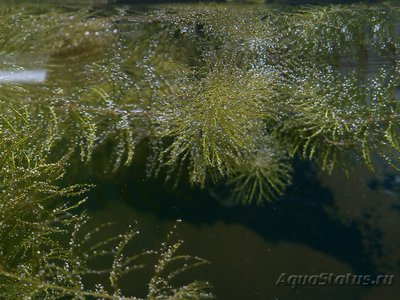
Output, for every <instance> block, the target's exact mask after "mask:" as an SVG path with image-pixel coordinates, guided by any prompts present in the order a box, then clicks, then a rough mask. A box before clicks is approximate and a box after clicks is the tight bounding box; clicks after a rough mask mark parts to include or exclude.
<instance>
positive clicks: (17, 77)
mask: <svg viewBox="0 0 400 300" xmlns="http://www.w3.org/2000/svg"><path fill="white" fill-rule="evenodd" d="M46 76H47V71H46V70H13V71H0V84H1V83H42V82H44V81H45V80H46Z"/></svg>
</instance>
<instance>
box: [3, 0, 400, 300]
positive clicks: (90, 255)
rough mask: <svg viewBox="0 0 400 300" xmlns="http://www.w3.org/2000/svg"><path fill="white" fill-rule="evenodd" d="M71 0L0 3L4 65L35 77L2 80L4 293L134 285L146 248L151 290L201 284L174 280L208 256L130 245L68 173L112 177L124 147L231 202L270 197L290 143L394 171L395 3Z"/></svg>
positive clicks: (152, 169) (83, 293) (95, 294)
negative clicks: (110, 231) (102, 262)
mask: <svg viewBox="0 0 400 300" xmlns="http://www.w3.org/2000/svg"><path fill="white" fill-rule="evenodd" d="M72 2H73V1H71V2H70V3H68V4H64V5H55V4H53V5H38V4H34V3H31V4H27V3H22V2H18V3H14V4H12V5H11V4H7V5H6V4H2V5H1V6H0V20H1V25H0V37H1V41H0V56H1V58H2V63H1V68H2V70H3V69H4V71H5V72H6V73H7V72H13V71H24V70H32V69H40V70H44V71H45V72H46V76H47V77H46V81H45V82H43V83H38V84H23V83H4V84H3V83H2V84H1V85H0V150H1V152H0V167H1V169H0V186H1V193H0V297H1V298H5V299H17V298H24V299H55V298H62V297H67V298H73V299H84V298H99V299H138V298H134V297H133V296H124V289H123V287H121V285H120V284H121V282H122V281H123V280H122V279H123V278H124V276H126V273H127V272H130V271H133V270H135V269H136V268H139V267H141V266H142V259H144V258H146V259H145V260H146V262H147V259H150V258H147V257H153V258H154V255H155V254H156V252H157V253H158V257H159V258H158V260H157V261H156V262H153V263H154V264H155V269H154V274H153V277H152V278H151V279H150V280H149V282H148V293H147V295H146V296H145V298H146V299H209V298H212V294H211V293H210V292H209V284H207V283H202V282H197V281H194V282H192V283H189V284H187V285H183V286H178V287H176V285H175V283H174V280H175V277H176V276H178V275H179V274H180V273H182V272H183V271H185V270H186V269H188V268H189V267H192V266H197V265H200V264H204V263H205V261H204V260H202V259H199V258H197V257H189V256H186V255H180V254H179V251H178V249H179V247H180V245H181V242H180V241H178V242H172V241H171V240H168V243H166V244H165V245H163V246H162V247H161V249H160V251H144V252H140V253H139V254H136V255H135V254H134V255H133V256H132V255H129V254H128V252H129V251H128V250H129V249H128V248H130V247H129V245H130V244H131V243H132V242H133V240H134V238H135V237H136V236H137V230H136V227H135V228H130V229H128V231H127V232H126V233H124V234H121V235H120V236H116V237H110V238H109V239H107V238H106V239H105V240H102V241H99V239H100V235H101V233H102V232H103V230H104V228H99V229H94V231H91V230H89V228H90V218H89V217H88V216H87V215H85V213H84V212H82V206H84V200H82V197H83V195H84V193H85V192H86V191H87V190H88V189H91V188H93V187H91V186H88V185H84V184H78V185H76V184H74V183H71V182H69V183H68V182H66V181H70V180H71V179H70V177H71V176H68V175H71V174H69V173H70V172H72V171H71V170H74V169H80V168H86V167H88V166H89V164H92V167H93V168H94V169H95V172H97V171H101V172H107V171H111V172H109V173H110V176H113V175H112V174H114V173H115V172H117V171H118V170H119V169H121V168H123V167H124V166H127V165H130V164H132V162H133V160H134V157H135V154H136V151H137V147H144V148H146V147H148V148H150V149H149V156H148V158H147V160H148V164H147V166H148V170H144V172H143V173H147V174H149V175H154V174H167V175H166V176H167V178H177V180H178V179H179V178H188V180H189V181H190V183H191V184H193V185H199V186H200V187H202V188H205V189H207V188H211V189H212V188H213V186H221V185H222V186H227V187H228V188H229V190H230V191H231V194H232V195H231V197H232V198H233V199H235V201H236V202H237V203H243V204H251V203H256V204H259V205H261V204H263V203H264V202H265V201H271V200H274V199H277V198H279V197H280V196H281V195H283V194H284V191H285V189H286V188H287V186H289V185H290V182H291V174H292V173H293V172H294V171H293V170H292V167H291V162H292V160H293V159H294V158H298V159H306V160H311V161H313V162H314V163H315V164H317V165H319V166H320V167H321V169H322V170H327V171H328V172H332V171H333V170H334V168H335V167H337V166H340V167H342V168H344V169H345V170H346V171H348V170H349V169H350V166H351V164H352V163H354V162H362V163H364V164H366V165H367V166H368V167H369V168H370V169H373V167H374V159H375V157H376V156H380V157H382V158H384V160H385V161H387V162H388V163H389V164H390V165H391V166H393V167H395V168H399V153H400V137H399V134H400V128H399V103H400V102H399V99H398V95H397V92H396V91H397V88H398V86H399V82H400V76H399V75H400V69H399V65H400V62H399V55H398V54H399V49H400V39H399V35H398V33H397V29H396V28H397V27H396V26H397V25H396V24H397V19H398V17H399V13H400V12H399V10H398V8H395V7H391V6H385V5H382V6H377V7H372V6H363V5H356V6H352V7H351V8H349V7H345V6H329V7H307V8H303V7H296V8H292V9H284V10H281V9H277V8H273V7H267V6H247V7H243V6H236V5H215V4H213V5H178V6H176V5H175V6H159V7H148V8H147V9H146V10H141V11H137V12H136V11H135V10H134V9H133V8H132V7H129V6H115V7H114V6H113V7H109V10H108V11H104V10H102V8H101V6H91V5H89V4H87V5H85V6H77V5H75V4H73V3H72ZM369 57H377V58H379V59H378V61H379V62H380V65H379V66H376V64H372V63H371V61H370V60H369ZM101 155H103V156H105V158H103V157H102V158H103V159H104V161H106V163H104V164H103V163H102V164H98V163H96V162H98V160H97V161H96V160H95V158H96V157H99V156H101ZM140 159H142V158H140ZM113 172H114V173H113ZM179 174H181V175H182V176H178V175H179ZM67 178H68V180H67ZM85 228H87V229H85ZM137 238H139V237H137ZM99 257H104V258H108V262H109V268H106V269H98V268H96V259H99ZM178 263H182V267H180V266H179V265H177V264H178ZM174 267H176V269H174ZM93 278H94V279H93ZM89 282H98V284H96V285H95V284H92V285H91V284H90V283H89ZM124 297H125V298H124ZM129 297H131V298H129Z"/></svg>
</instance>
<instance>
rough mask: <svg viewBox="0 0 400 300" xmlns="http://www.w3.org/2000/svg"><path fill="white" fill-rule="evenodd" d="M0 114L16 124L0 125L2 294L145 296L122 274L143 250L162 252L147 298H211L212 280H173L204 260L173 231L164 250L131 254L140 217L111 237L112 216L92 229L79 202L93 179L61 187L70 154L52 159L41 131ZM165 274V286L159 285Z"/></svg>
mask: <svg viewBox="0 0 400 300" xmlns="http://www.w3.org/2000/svg"><path fill="white" fill-rule="evenodd" d="M15 115H16V118H17V119H20V120H21V121H23V119H25V116H23V114H21V113H20V112H19V111H18V110H15ZM0 118H1V119H2V122H1V124H2V125H4V124H5V125H7V126H6V127H8V128H9V129H10V130H9V131H6V130H4V129H3V130H2V131H1V132H0V136H1V144H0V148H1V155H0V164H1V169H0V187H1V191H2V192H1V194H0V297H1V298H2V299H59V298H63V297H68V298H73V299H86V298H91V297H94V298H96V299H140V298H137V297H133V296H129V295H126V294H125V293H124V292H123V288H121V287H120V284H119V281H120V280H121V278H124V276H126V274H127V273H129V272H132V271H134V270H136V269H138V268H142V267H143V263H145V262H146V261H147V263H148V261H149V260H145V261H143V260H142V258H143V257H157V255H158V256H159V258H158V259H157V260H156V261H155V262H154V264H155V265H156V269H155V272H154V275H153V277H152V279H151V280H150V282H149V283H148V296H147V297H146V298H145V299H211V298H213V295H212V294H211V293H210V292H209V288H210V286H209V284H208V283H203V282H197V281H194V282H191V283H189V284H187V285H183V286H180V287H179V286H178V287H176V286H175V285H174V284H172V283H171V280H172V279H173V278H174V277H175V276H176V275H177V274H179V273H182V272H184V271H185V270H187V269H188V268H191V267H193V266H198V265H202V264H205V263H206V261H205V260H203V259H200V258H197V257H191V256H188V255H177V254H176V251H177V250H178V248H179V247H180V245H181V244H182V242H181V241H178V242H174V241H173V240H172V238H168V239H167V243H165V244H164V245H163V246H162V247H161V249H160V251H150V250H145V251H142V252H139V253H134V254H132V253H130V251H129V250H127V248H128V245H129V244H132V243H133V242H134V238H135V239H137V237H136V236H137V235H138V234H139V231H138V230H137V228H136V227H137V226H136V225H135V228H129V229H128V230H127V232H125V233H122V234H120V235H117V236H109V237H108V238H107V235H105V233H103V232H104V231H105V230H104V229H105V228H104V227H106V226H108V225H107V224H105V225H104V226H100V227H96V228H94V229H89V228H90V226H87V225H86V223H90V218H89V217H88V215H86V214H85V213H84V212H82V208H81V206H82V205H83V204H84V202H85V199H84V198H83V199H82V195H83V194H84V193H85V192H87V191H88V189H90V188H91V186H89V185H82V184H78V185H67V186H65V187H63V184H62V183H61V182H62V179H63V177H64V175H65V165H66V164H67V160H68V157H63V158H61V159H59V160H57V161H55V162H50V161H49V160H51V158H50V156H51V155H50V152H51V151H52V149H51V148H48V147H47V148H46V149H41V151H38V150H39V149H38V148H35V151H30V147H32V145H35V142H34V141H32V139H34V136H35V132H34V131H32V132H31V134H30V135H27V134H26V130H27V129H26V130H22V129H21V127H24V126H28V125H27V124H24V122H22V124H23V125H22V126H20V127H19V128H18V129H17V128H14V127H12V125H11V123H10V122H9V121H8V120H7V118H6V117H5V116H3V115H2V116H1V117H0ZM8 118H9V119H10V120H11V119H12V118H10V116H8ZM28 149H29V151H28ZM53 159H54V158H53ZM100 237H101V238H100ZM99 258H102V259H103V260H106V261H109V263H110V265H109V266H107V267H102V268H100V267H98V266H97V263H96V260H98V259H99ZM179 263H181V265H182V266H179ZM171 264H173V267H172V268H171V267H170V265H171ZM102 265H104V264H102ZM167 267H168V270H166V269H167ZM104 276H106V277H105V278H106V279H104ZM161 281H162V282H163V285H164V286H163V288H160V286H159V284H160V282H161ZM88 282H95V283H93V284H89V283H88Z"/></svg>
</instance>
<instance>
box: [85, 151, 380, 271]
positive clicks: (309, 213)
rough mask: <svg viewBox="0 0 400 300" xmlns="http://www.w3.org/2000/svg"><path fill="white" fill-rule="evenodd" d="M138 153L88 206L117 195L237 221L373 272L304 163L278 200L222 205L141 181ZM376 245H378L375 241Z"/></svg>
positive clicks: (354, 230)
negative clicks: (330, 210) (262, 202)
mask: <svg viewBox="0 0 400 300" xmlns="http://www.w3.org/2000/svg"><path fill="white" fill-rule="evenodd" d="M143 154H144V153H140V154H138V155H137V157H139V159H138V158H137V159H136V161H135V162H134V164H133V166H132V167H130V168H125V169H123V170H121V171H120V172H119V173H118V174H115V175H116V176H112V179H110V180H106V179H96V180H95V182H94V183H95V184H96V186H97V188H96V189H94V190H93V192H92V195H90V197H89V198H91V199H93V200H91V201H89V209H93V210H96V209H99V206H100V207H101V202H102V201H103V203H106V202H108V201H110V199H122V200H123V201H125V202H127V203H128V204H129V205H130V206H132V207H133V208H134V209H135V210H138V211H142V212H152V213H153V214H155V215H156V216H157V217H158V218H159V219H160V220H174V219H182V220H184V221H186V222H189V223H192V224H213V223H215V222H218V221H223V222H226V223H235V224H242V225H245V226H247V227H248V228H250V229H251V230H252V231H254V232H255V233H257V234H258V235H260V236H262V237H263V238H264V239H265V240H267V241H268V242H274V243H277V242H281V241H287V242H292V243H299V244H304V245H306V246H309V247H311V248H313V249H315V250H318V251H321V252H323V253H326V254H328V255H331V256H332V257H335V258H336V259H338V260H340V261H342V262H344V263H346V264H348V265H349V266H351V267H352V269H353V272H354V273H364V274H375V273H376V272H377V270H376V268H375V267H374V265H373V263H372V261H371V253H370V252H369V250H367V248H366V247H365V245H363V241H362V239H363V235H362V233H361V232H360V230H359V229H358V227H357V226H356V224H355V223H350V224H345V223H341V222H340V220H338V219H335V218H334V216H332V215H330V214H328V213H327V212H326V208H329V207H333V205H334V198H333V195H332V193H331V191H330V190H328V189H326V188H324V187H322V186H321V183H320V181H319V180H318V178H317V176H316V174H315V172H313V171H312V169H311V166H310V164H309V163H307V162H301V161H297V162H296V163H295V170H296V171H295V174H294V180H293V185H292V186H291V187H290V188H289V189H288V191H287V193H286V195H285V196H284V197H283V198H282V199H280V200H279V201H278V202H276V203H273V204H267V205H265V206H264V207H259V206H233V207H223V206H222V205H221V204H219V203H218V202H217V201H216V200H215V199H214V198H213V197H212V196H211V195H210V193H209V192H208V191H202V190H199V189H197V188H191V187H190V186H189V185H180V186H179V187H178V188H177V189H173V188H172V187H171V186H172V184H165V183H164V182H163V180H162V179H145V178H144V175H143V174H144V171H145V168H146V166H145V162H144V160H143V157H145V156H143ZM140 157H141V158H142V159H140ZM101 199H102V200H101ZM99 201H100V202H99ZM364 233H365V232H364ZM371 234H372V235H373V236H372V237H369V238H368V240H370V238H371V240H374V241H375V243H376V239H377V238H378V241H379V234H375V233H373V232H371ZM376 247H379V242H378V243H377V245H376ZM368 249H370V248H368Z"/></svg>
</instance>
